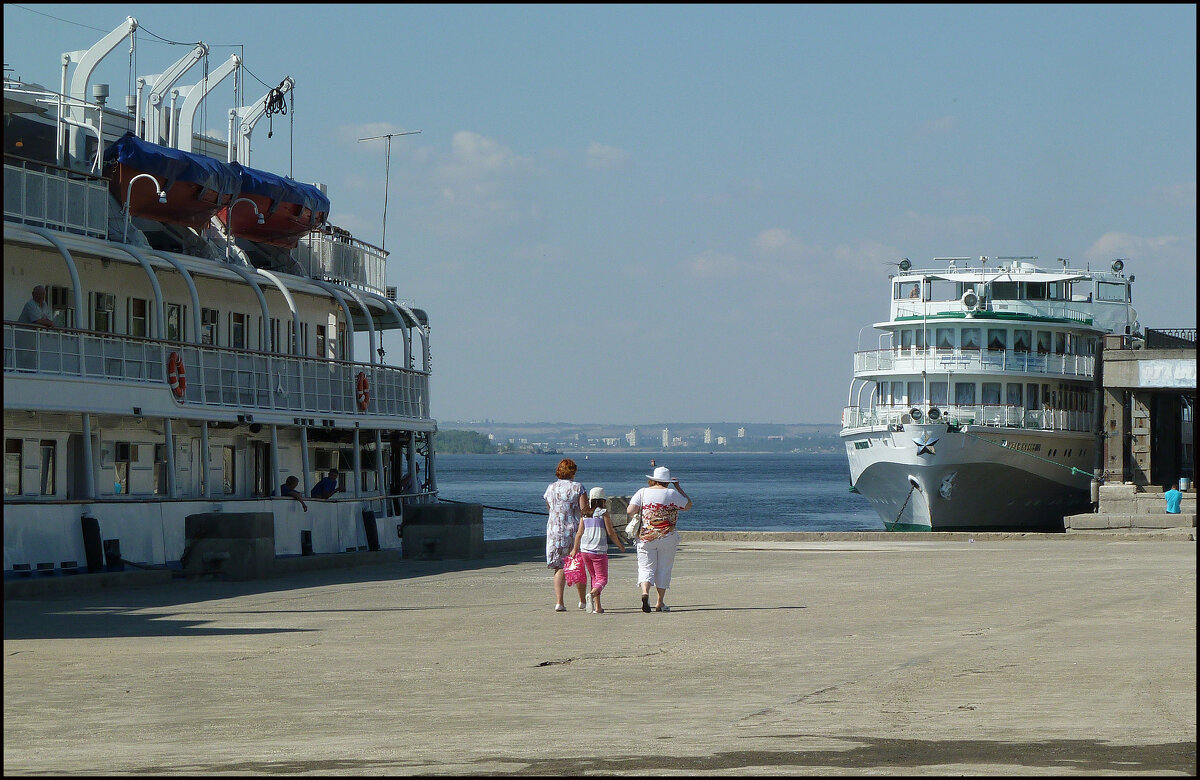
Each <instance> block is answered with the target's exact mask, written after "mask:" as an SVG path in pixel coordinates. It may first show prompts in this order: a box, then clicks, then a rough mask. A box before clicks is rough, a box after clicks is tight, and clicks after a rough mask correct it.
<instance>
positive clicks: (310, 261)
mask: <svg viewBox="0 0 1200 780" xmlns="http://www.w3.org/2000/svg"><path fill="white" fill-rule="evenodd" d="M387 256H388V253H387V251H386V250H383V249H380V248H379V247H377V246H374V245H372V244H368V243H367V242H365V241H360V240H359V239H357V238H354V237H353V236H350V235H349V234H346V233H344V231H341V230H340V229H338V230H336V231H335V232H324V231H314V232H312V233H309V234H307V235H305V236H304V237H302V238H301V239H300V243H299V244H297V246H296V260H297V261H298V262H299V263H300V266H301V267H302V268H303V269H304V271H305V272H306V273H307V274H308V275H309V276H310V277H312V278H314V279H324V280H325V281H328V282H336V283H339V284H345V285H347V286H350V287H357V288H361V289H366V290H370V291H371V292H374V293H377V294H379V295H383V294H384V293H385V292H386V285H387V281H386V279H387Z"/></svg>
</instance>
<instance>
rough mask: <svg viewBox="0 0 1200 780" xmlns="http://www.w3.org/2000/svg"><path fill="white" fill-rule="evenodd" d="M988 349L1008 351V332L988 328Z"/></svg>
mask: <svg viewBox="0 0 1200 780" xmlns="http://www.w3.org/2000/svg"><path fill="white" fill-rule="evenodd" d="M988 349H999V350H1003V349H1008V331H1007V330H1005V329H1004V328H988Z"/></svg>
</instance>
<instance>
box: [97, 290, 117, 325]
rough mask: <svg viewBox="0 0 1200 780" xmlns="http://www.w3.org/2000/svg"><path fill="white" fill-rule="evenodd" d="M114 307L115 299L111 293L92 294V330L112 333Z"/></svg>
mask: <svg viewBox="0 0 1200 780" xmlns="http://www.w3.org/2000/svg"><path fill="white" fill-rule="evenodd" d="M116 306H117V302H116V298H115V296H113V295H112V294H111V293H99V292H98V293H92V330H94V331H98V332H100V333H112V332H113V310H114V309H116Z"/></svg>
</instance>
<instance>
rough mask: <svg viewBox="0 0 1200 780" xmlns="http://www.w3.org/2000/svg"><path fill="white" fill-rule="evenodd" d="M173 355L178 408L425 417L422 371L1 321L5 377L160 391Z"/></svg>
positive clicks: (426, 402)
mask: <svg viewBox="0 0 1200 780" xmlns="http://www.w3.org/2000/svg"><path fill="white" fill-rule="evenodd" d="M172 352H176V353H178V354H179V356H180V357H181V358H182V359H183V365H184V368H185V371H186V377H187V383H186V389H185V394H184V398H183V402H184V405H185V406H193V405H195V406H200V407H215V408H236V409H238V410H239V411H248V412H254V411H286V412H289V413H294V414H297V415H304V416H312V417H316V416H320V415H323V414H330V413H345V414H349V413H353V414H356V415H363V416H368V417H369V416H396V417H405V418H410V419H417V420H426V419H429V375H428V373H427V372H424V371H415V370H411V369H404V368H397V367H394V366H382V365H371V364H367V363H350V362H347V361H341V360H323V359H318V358H309V357H299V356H295V355H278V354H272V353H266V352H253V351H250V350H242V349H231V348H228V347H214V346H208V345H197V344H184V343H178V342H167V341H159V340H157V339H144V338H137V337H133V336H120V335H113V334H107V333H95V332H93V331H83V330H68V329H60V330H50V329H47V328H40V327H35V326H29V325H23V324H20V323H14V322H5V323H4V373H5V375H6V378H7V376H8V375H9V374H10V373H20V374H38V375H45V376H48V377H50V376H70V377H79V378H88V379H106V380H112V381H118V382H130V383H140V384H162V385H163V386H164V390H163V392H164V393H165V392H168V390H167V389H166V381H167V378H166V363H167V358H168V356H169V355H170V354H171V353H172ZM360 373H361V374H363V375H364V376H365V377H366V378H367V383H368V391H369V399H368V402H367V408H366V410H360V409H359V406H358V401H357V395H358V387H357V379H358V375H359V374H360Z"/></svg>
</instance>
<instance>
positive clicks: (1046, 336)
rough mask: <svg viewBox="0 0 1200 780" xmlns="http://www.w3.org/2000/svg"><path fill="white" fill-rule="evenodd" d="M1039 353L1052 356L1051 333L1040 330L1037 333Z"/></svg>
mask: <svg viewBox="0 0 1200 780" xmlns="http://www.w3.org/2000/svg"><path fill="white" fill-rule="evenodd" d="M1037 351H1038V354H1039V355H1049V354H1050V331H1048V330H1039V331H1038V332H1037Z"/></svg>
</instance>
